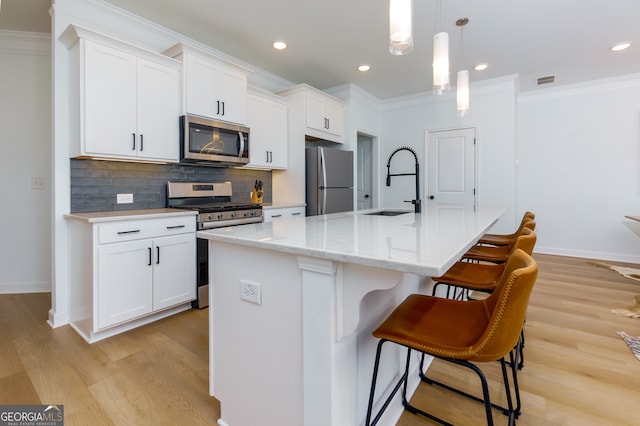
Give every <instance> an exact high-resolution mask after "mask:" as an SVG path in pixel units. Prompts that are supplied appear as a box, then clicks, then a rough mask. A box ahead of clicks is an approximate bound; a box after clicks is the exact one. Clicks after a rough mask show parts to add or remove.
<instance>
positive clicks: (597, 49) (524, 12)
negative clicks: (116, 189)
mask: <svg viewBox="0 0 640 426" xmlns="http://www.w3.org/2000/svg"><path fill="white" fill-rule="evenodd" d="M1 1H2V8H1V9H0V29H12V30H20V31H35V32H49V31H50V22H49V20H50V18H49V15H48V9H49V6H50V3H51V2H50V0H1ZM106 1H107V2H108V3H112V4H113V5H115V6H117V7H121V8H123V9H126V10H129V11H131V12H133V13H135V14H137V15H140V16H143V17H145V18H147V19H149V20H151V21H153V22H157V23H159V24H161V25H163V26H165V27H168V28H170V29H172V30H174V31H177V32H179V33H181V34H184V35H186V36H188V37H190V38H193V39H196V40H198V41H201V42H203V43H205V44H208V45H210V46H212V47H214V48H216V49H218V50H220V51H223V52H226V53H228V54H230V55H232V56H234V57H236V58H239V59H241V60H242V61H245V62H247V63H249V64H252V65H255V66H257V67H260V68H262V69H264V70H267V71H270V72H271V73H273V74H276V75H278V76H280V77H283V78H285V79H287V80H290V81H291V82H293V83H303V82H304V83H308V84H310V85H312V86H315V87H317V88H319V89H327V88H330V87H334V86H338V85H341V84H345V83H355V84H356V85H358V86H360V87H361V88H363V89H365V90H366V91H368V92H369V93H371V94H373V95H374V96H377V97H378V98H380V99H387V98H391V97H396V96H402V95H407V94H412V93H417V92H423V91H430V90H431V54H432V37H433V34H434V33H435V32H436V26H437V25H436V21H437V19H436V16H435V15H436V14H435V11H436V1H437V0H414V42H415V48H414V51H413V52H412V53H410V54H409V55H406V56H393V55H391V54H389V52H388V32H389V30H388V27H389V23H388V8H389V3H388V0H316V1H310V0H306V1H305V0H268V1H266V0H232V1H211V0H106ZM462 17H468V18H469V24H468V25H467V26H466V27H465V29H464V52H463V53H464V55H463V57H462V62H461V61H460V29H459V28H457V27H456V26H455V21H456V20H457V19H458V18H462ZM639 17H640V1H639V0H561V1H559V0H442V18H441V28H440V29H441V30H443V31H448V32H449V36H450V56H451V74H452V77H453V80H455V72H456V71H457V70H458V69H459V68H460V67H461V63H462V66H464V67H465V68H469V69H470V68H472V67H473V65H475V64H477V63H479V62H487V63H488V64H489V68H488V69H487V70H486V71H482V72H478V71H473V70H472V71H471V77H470V79H471V82H472V84H473V82H474V81H480V80H487V79H491V78H496V77H502V76H506V75H511V74H520V84H521V90H532V89H535V88H536V79H537V78H538V77H542V76H548V75H555V76H556V82H555V83H554V84H555V85H562V84H568V83H574V82H580V81H586V80H592V79H598V78H605V77H611V76H617V75H624V74H632V73H638V72H640V25H638V22H637V18H639ZM275 39H283V40H286V41H287V42H288V44H289V47H288V49H286V50H285V51H275V50H274V49H273V48H272V47H271V43H272V41H274V40H275ZM625 40H628V41H632V42H635V44H634V45H632V47H631V48H630V49H628V50H627V51H625V52H621V53H612V52H610V51H609V48H610V47H611V46H612V45H613V44H615V43H617V42H620V41H625ZM362 63H367V64H369V65H371V70H370V71H369V72H367V73H360V72H359V71H357V66H358V65H360V64H362ZM542 87H549V85H545V86H542Z"/></svg>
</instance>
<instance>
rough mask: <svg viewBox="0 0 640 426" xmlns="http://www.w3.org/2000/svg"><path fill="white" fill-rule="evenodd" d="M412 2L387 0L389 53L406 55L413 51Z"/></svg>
mask: <svg viewBox="0 0 640 426" xmlns="http://www.w3.org/2000/svg"><path fill="white" fill-rule="evenodd" d="M412 8H413V7H412V0H389V52H391V54H392V55H406V54H407V53H409V52H411V51H412V50H413V11H412Z"/></svg>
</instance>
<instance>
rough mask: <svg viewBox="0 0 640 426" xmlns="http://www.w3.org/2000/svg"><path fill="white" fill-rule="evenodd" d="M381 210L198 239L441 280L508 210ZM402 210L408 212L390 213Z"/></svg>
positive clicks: (447, 207)
mask: <svg viewBox="0 0 640 426" xmlns="http://www.w3.org/2000/svg"><path fill="white" fill-rule="evenodd" d="M379 210H382V209H375V210H368V211H362V212H348V213H335V214H330V215H324V216H309V217H297V218H291V219H286V220H282V221H277V222H270V223H257V224H250V225H241V226H233V227H228V228H218V229H211V230H206V231H199V232H198V234H197V235H198V237H200V238H206V239H210V240H216V241H224V242H229V243H234V244H240V245H247V246H251V247H259V248H264V249H269V250H276V251H280V252H285V253H291V254H297V255H305V256H312V257H319V258H323V259H330V260H335V261H340V262H349V263H356V264H363V265H368V266H374V267H379V268H383V269H391V270H397V271H401V272H410V273H416V274H421V275H426V276H438V275H441V274H443V273H444V272H445V271H446V270H447V269H448V268H449V267H451V265H452V264H453V263H454V262H455V261H457V260H459V259H460V257H461V256H462V254H463V253H464V252H465V251H466V250H468V249H469V248H470V247H471V246H472V245H473V244H474V243H475V241H477V240H478V239H479V238H480V236H481V235H482V234H484V233H485V232H487V230H488V229H489V228H490V227H491V226H492V225H493V224H494V223H495V222H496V221H497V220H498V218H499V217H500V216H502V214H504V212H505V209H504V208H502V207H496V206H478V207H476V208H475V209H474V208H473V206H457V205H439V204H432V203H425V205H424V206H423V210H424V211H423V212H422V213H420V214H415V213H413V211H409V212H407V213H406V214H401V215H398V216H376V215H367V214H366V213H368V212H375V211H379ZM389 210H402V211H407V210H406V208H405V209H389Z"/></svg>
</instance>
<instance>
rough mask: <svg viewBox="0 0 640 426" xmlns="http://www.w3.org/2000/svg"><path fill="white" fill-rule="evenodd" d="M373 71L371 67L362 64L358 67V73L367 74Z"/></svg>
mask: <svg viewBox="0 0 640 426" xmlns="http://www.w3.org/2000/svg"><path fill="white" fill-rule="evenodd" d="M370 69H371V67H370V66H369V65H367V64H362V65H360V66H359V67H358V71H362V72H367V71H369V70H370Z"/></svg>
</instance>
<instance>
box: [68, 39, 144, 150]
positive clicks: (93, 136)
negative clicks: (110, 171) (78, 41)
mask: <svg viewBox="0 0 640 426" xmlns="http://www.w3.org/2000/svg"><path fill="white" fill-rule="evenodd" d="M136 66H137V63H136V57H135V56H134V55H131V54H129V53H126V52H122V51H120V50H118V49H114V48H111V47H108V46H103V45H100V44H97V43H94V42H91V41H86V48H85V69H84V78H85V84H84V101H85V103H84V107H83V111H82V112H81V114H84V123H81V125H80V126H81V128H82V126H83V125H84V135H83V136H81V137H82V138H83V140H84V151H85V154H86V155H100V154H110V155H115V156H124V157H130V156H135V155H136V150H137V148H138V145H137V138H136V132H137V130H136ZM78 84H80V83H78ZM80 91H81V93H82V88H81V89H80ZM81 96H82V94H81Z"/></svg>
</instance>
